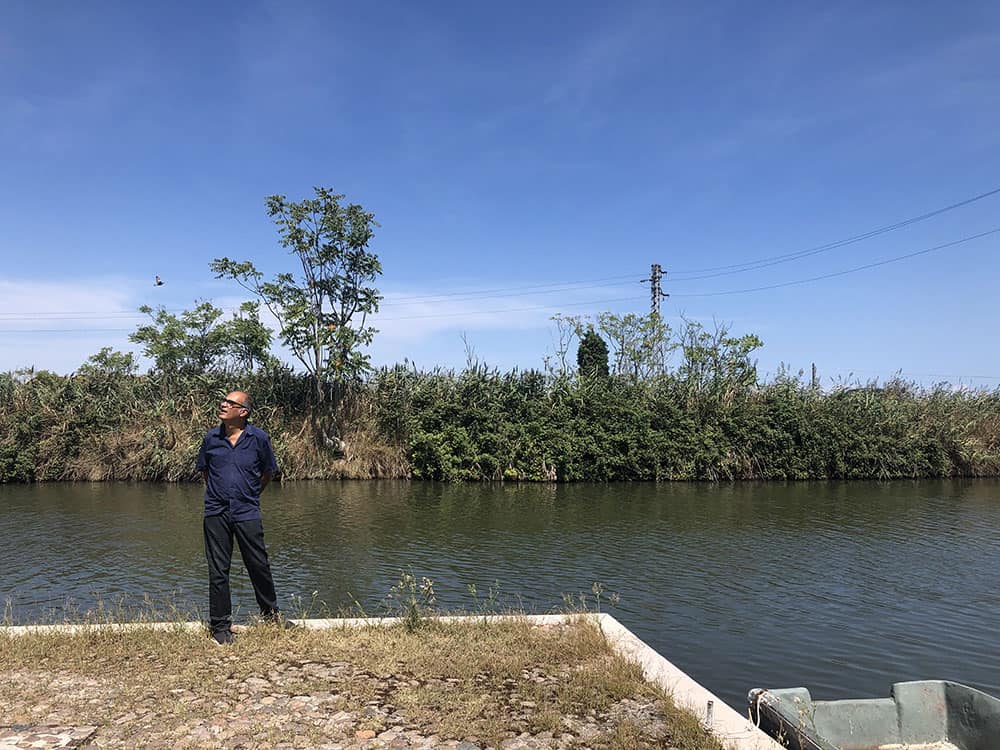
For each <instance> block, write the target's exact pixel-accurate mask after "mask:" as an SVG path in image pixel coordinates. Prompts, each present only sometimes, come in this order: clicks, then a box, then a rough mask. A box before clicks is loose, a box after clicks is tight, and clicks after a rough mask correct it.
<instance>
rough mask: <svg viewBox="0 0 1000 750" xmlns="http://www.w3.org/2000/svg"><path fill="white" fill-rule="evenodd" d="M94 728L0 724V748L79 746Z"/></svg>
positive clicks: (90, 734) (15, 749) (0, 749)
mask: <svg viewBox="0 0 1000 750" xmlns="http://www.w3.org/2000/svg"><path fill="white" fill-rule="evenodd" d="M96 730H97V727H65V726H51V727H30V726H24V725H19V724H15V725H13V726H6V727H5V726H0V750H23V748H56V747H67V748H74V747H80V745H82V744H83V743H84V742H86V741H87V740H88V739H89V738H90V737H91V736H92V735H93V734H94V732H95V731H96Z"/></svg>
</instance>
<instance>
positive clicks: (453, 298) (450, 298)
mask: <svg viewBox="0 0 1000 750" xmlns="http://www.w3.org/2000/svg"><path fill="white" fill-rule="evenodd" d="M629 278H631V279H633V281H631V282H618V283H616V284H589V285H587V286H565V285H556V284H552V285H551V287H552V288H546V289H544V290H541V291H537V290H536V291H521V292H510V293H507V294H469V295H468V296H457V295H440V296H438V297H428V298H427V299H423V300H417V299H413V300H411V301H406V302H391V301H386V302H384V303H382V304H380V305H379V307H380V308H382V307H398V306H404V305H420V304H429V303H432V302H462V301H464V300H470V299H477V300H478V299H498V298H503V297H526V296H528V295H531V294H555V293H556V292H574V291H576V290H577V289H606V288H608V287H615V286H627V285H629V284H638V283H639V280H638V279H635V278H634V276H632V277H629ZM392 299H396V298H395V297H394V298H392Z"/></svg>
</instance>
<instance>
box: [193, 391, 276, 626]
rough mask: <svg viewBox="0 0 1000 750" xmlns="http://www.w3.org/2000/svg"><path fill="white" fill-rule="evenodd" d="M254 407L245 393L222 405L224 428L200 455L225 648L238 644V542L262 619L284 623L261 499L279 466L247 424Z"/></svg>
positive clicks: (213, 618) (213, 602) (217, 620)
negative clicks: (234, 574) (233, 584)
mask: <svg viewBox="0 0 1000 750" xmlns="http://www.w3.org/2000/svg"><path fill="white" fill-rule="evenodd" d="M250 406H251V403H250V397H249V396H248V395H247V394H246V393H243V392H242V391H233V392H232V393H230V394H229V395H228V396H226V397H225V398H224V399H222V403H221V404H220V406H219V419H220V420H221V421H222V423H221V424H220V425H219V426H218V427H216V428H213V429H211V430H209V431H208V434H207V435H205V439H204V440H202V442H201V451H199V453H198V471H200V472H201V474H202V477H203V478H204V480H205V519H204V530H205V557H206V558H207V559H208V612H209V618H210V622H209V625H210V627H211V630H212V638H213V639H215V641H216V642H217V643H220V644H226V643H232V642H233V640H234V638H233V631H232V611H233V604H232V600H231V598H230V594H229V565H230V562H231V561H232V557H233V537H234V536H235V537H236V542H237V544H239V547H240V556H241V557H242V558H243V564H244V565H245V566H246V569H247V572H248V573H249V574H250V581H251V582H252V583H253V592H254V596H255V597H256V598H257V604H258V605H259V606H260V613H261V616H262V617H263V618H264V619H265V620H269V621H272V622H280V618H279V614H278V601H277V597H276V595H275V593H274V579H273V578H271V566H270V564H269V563H268V560H267V549H266V548H265V547H264V527H263V524H262V522H261V515H260V493H261V492H262V491H263V489H264V488H265V487H267V484H268V482H270V481H271V477H272V476H273V475H274V473H275V472H276V471H277V470H278V465H277V462H276V461H275V459H274V451H273V450H272V449H271V438H270V437H268V434H267V433H266V432H264V431H263V430H261V429H259V428H257V427H254V426H253V425H252V424H248V423H247V418H248V417H249V416H250Z"/></svg>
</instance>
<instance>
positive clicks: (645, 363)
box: [597, 312, 676, 383]
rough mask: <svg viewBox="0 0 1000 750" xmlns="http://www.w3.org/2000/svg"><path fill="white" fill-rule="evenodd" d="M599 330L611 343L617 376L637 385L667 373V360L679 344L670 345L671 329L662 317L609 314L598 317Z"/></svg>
mask: <svg viewBox="0 0 1000 750" xmlns="http://www.w3.org/2000/svg"><path fill="white" fill-rule="evenodd" d="M597 327H598V328H599V329H600V331H601V333H603V334H604V338H605V339H607V340H608V341H609V342H610V344H611V348H612V351H613V353H614V358H615V373H616V374H618V375H624V376H626V377H628V378H630V379H631V380H632V382H634V383H637V382H639V381H641V380H645V379H646V378H649V377H653V376H655V375H662V374H663V373H665V372H666V370H667V358H668V357H669V356H670V353H671V352H672V351H673V350H674V349H675V348H676V345H675V344H672V343H671V342H670V338H671V330H670V326H669V325H667V324H666V323H665V322H664V321H663V318H662V317H660V315H659V314H657V313H655V312H651V313H649V314H648V315H636V314H635V313H627V314H625V315H616V314H615V313H610V312H605V313H601V314H600V315H599V316H598V318H597Z"/></svg>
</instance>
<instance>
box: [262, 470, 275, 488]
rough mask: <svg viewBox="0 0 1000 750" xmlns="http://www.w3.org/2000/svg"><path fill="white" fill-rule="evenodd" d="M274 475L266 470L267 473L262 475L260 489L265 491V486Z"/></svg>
mask: <svg viewBox="0 0 1000 750" xmlns="http://www.w3.org/2000/svg"><path fill="white" fill-rule="evenodd" d="M272 476H274V475H273V474H272V473H271V472H266V473H264V474H261V475H260V491H261V492H263V491H264V488H265V487H267V485H268V484H269V483H270V481H271V477H272Z"/></svg>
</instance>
